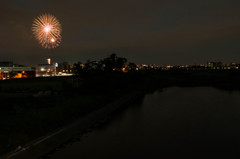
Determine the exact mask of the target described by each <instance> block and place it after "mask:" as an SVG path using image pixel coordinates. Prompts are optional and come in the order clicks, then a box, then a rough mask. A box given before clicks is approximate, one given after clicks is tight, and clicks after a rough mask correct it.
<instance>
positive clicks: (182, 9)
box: [0, 0, 240, 64]
mask: <svg viewBox="0 0 240 159" xmlns="http://www.w3.org/2000/svg"><path fill="white" fill-rule="evenodd" d="M42 13H51V14H53V15H54V16H56V17H57V18H58V19H59V20H60V22H61V24H62V28H63V33H62V36H63V39H62V43H61V46H60V47H58V48H56V49H52V50H48V49H44V48H42V47H41V45H39V44H38V42H37V41H36V40H35V39H34V37H33V35H32V31H31V26H32V21H33V19H34V18H35V17H37V16H39V15H40V14H42ZM0 24H1V25H0V61H2V60H5V61H6V60H12V61H14V62H15V63H19V64H35V63H43V62H45V59H46V58H47V57H51V58H52V59H53V60H54V61H57V62H62V61H69V62H76V61H82V62H85V61H86V60H87V59H91V60H99V59H102V58H104V57H106V56H107V55H109V54H110V53H112V52H115V53H116V54H117V55H118V56H121V57H126V58H128V60H129V61H133V62H136V63H156V64H194V63H197V64H200V63H205V62H206V61H223V62H226V63H228V62H231V61H235V62H239V63H240V44H239V43H240V0H1V1H0Z"/></svg>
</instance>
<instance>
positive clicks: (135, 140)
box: [53, 87, 240, 159]
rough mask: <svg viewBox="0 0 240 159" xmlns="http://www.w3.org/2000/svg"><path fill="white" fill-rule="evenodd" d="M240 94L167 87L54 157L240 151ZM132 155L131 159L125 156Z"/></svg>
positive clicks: (201, 88) (101, 156)
mask: <svg viewBox="0 0 240 159" xmlns="http://www.w3.org/2000/svg"><path fill="white" fill-rule="evenodd" d="M239 123H240V92H238V91H233V92H228V91H223V90H218V89H216V88H211V87H196V88H190V87H189V88H179V87H171V88H166V89H164V90H163V91H161V92H158V91H156V92H154V93H153V94H148V95H146V96H145V97H144V99H143V101H142V103H140V104H139V105H138V106H133V107H129V108H127V109H126V110H125V111H123V112H122V113H121V114H118V115H116V116H115V117H114V118H113V119H112V120H111V121H110V122H109V123H108V124H106V125H105V126H103V127H101V128H100V129H97V130H95V131H93V132H92V133H91V134H89V137H88V138H83V139H82V140H81V142H78V143H75V144H73V145H70V146H68V147H67V148H66V149H64V150H62V151H60V152H58V153H56V154H54V157H53V158H56V159H61V158H73V159H74V158H96V159H97V158H105V159H106V158H115V159H116V158H131V157H134V158H144V157H146V158H147V157H149V155H154V154H157V153H158V152H159V149H160V147H161V148H162V147H164V148H165V149H170V148H171V149H173V148H176V149H220V148H226V149H227V148H236V147H239V144H238V143H239V141H240V137H239V133H240V124H239ZM126 156H127V157H126Z"/></svg>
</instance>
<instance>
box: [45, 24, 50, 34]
mask: <svg viewBox="0 0 240 159" xmlns="http://www.w3.org/2000/svg"><path fill="white" fill-rule="evenodd" d="M44 30H45V32H47V33H48V32H49V31H50V30H51V26H50V25H46V26H45V27H44Z"/></svg>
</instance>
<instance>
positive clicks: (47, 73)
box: [36, 64, 56, 77]
mask: <svg viewBox="0 0 240 159" xmlns="http://www.w3.org/2000/svg"><path fill="white" fill-rule="evenodd" d="M55 75H56V65H55V64H38V65H37V67H36V77H51V76H55Z"/></svg>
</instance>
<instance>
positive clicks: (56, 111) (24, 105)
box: [0, 71, 240, 154]
mask: <svg viewBox="0 0 240 159" xmlns="http://www.w3.org/2000/svg"><path fill="white" fill-rule="evenodd" d="M239 81H240V73H239V72H238V71H187V72H186V71H159V72H139V73H127V74H91V75H86V76H85V77H84V78H74V77H66V78H59V77H56V78H38V79H22V80H21V79H20V80H9V81H0V100H1V105H0V109H1V111H0V154H3V153H6V152H8V151H10V150H13V149H15V148H16V147H17V146H18V145H23V144H25V143H27V142H29V141H31V140H33V139H35V138H37V137H40V136H42V135H44V134H46V133H48V132H51V131H54V130H56V129H57V128H60V127H62V126H64V125H67V124H69V123H71V122H73V121H75V120H76V119H78V118H80V117H83V116H84V115H86V114H88V113H90V112H92V111H94V110H96V109H99V108H101V107H102V106H104V105H106V104H107V103H110V102H112V101H114V100H115V99H117V98H119V97H120V96H122V95H123V94H125V93H127V92H128V93H129V92H131V91H133V90H135V91H136V90H137V91H144V92H148V91H153V90H156V89H161V88H163V87H169V86H214V87H218V88H221V89H228V90H233V89H240V82H239ZM206 93H207V92H206Z"/></svg>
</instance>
